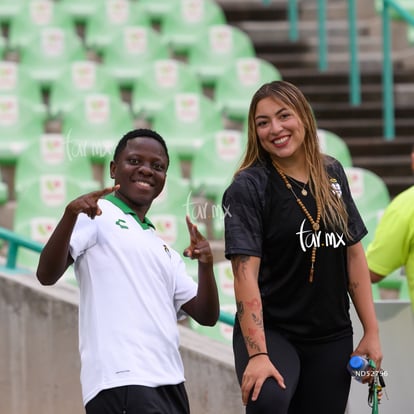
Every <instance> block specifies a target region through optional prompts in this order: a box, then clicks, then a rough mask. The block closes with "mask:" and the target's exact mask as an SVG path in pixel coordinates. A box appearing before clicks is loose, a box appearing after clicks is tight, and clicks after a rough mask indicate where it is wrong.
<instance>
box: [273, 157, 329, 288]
mask: <svg viewBox="0 0 414 414" xmlns="http://www.w3.org/2000/svg"><path fill="white" fill-rule="evenodd" d="M273 166H274V167H275V168H276V171H277V172H278V173H279V175H280V176H281V177H282V180H283V181H284V183H285V185H286V188H287V189H288V190H290V191H291V192H292V194H293V196H294V197H295V200H296V202H297V203H298V204H299V207H300V208H301V209H302V211H303V213H304V214H305V217H306V218H307V219H308V220H309V223H310V224H311V226H312V229H313V231H314V232H317V231H318V230H319V229H320V224H319V223H320V221H321V208H320V205H319V203H318V202H317V203H316V220H314V219H313V217H312V216H311V214H310V213H309V211H308V209H307V208H306V206H305V204H303V202H302V200H301V199H300V198H299V197H298V196H297V195H296V193H295V191H294V189H293V187H292V184H291V183H290V182H289V180H288V178H287V177H286V174H285V173H284V172H283V171H282V170H281V169H280V168H279V167H278V166H277V165H276V164H275V163H273ZM305 191H306V190H305ZM302 194H303V193H302ZM306 194H307V192H306ZM315 262H316V243H315V244H314V245H313V247H312V253H311V268H310V271H309V282H310V283H312V282H313V276H314V273H315Z"/></svg>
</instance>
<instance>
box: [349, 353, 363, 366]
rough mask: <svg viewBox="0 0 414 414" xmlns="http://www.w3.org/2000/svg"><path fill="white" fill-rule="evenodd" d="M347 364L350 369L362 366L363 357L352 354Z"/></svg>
mask: <svg viewBox="0 0 414 414" xmlns="http://www.w3.org/2000/svg"><path fill="white" fill-rule="evenodd" d="M349 366H350V367H351V368H352V369H361V368H362V367H363V366H364V358H362V357H360V356H358V355H354V356H353V357H351V359H350V360H349Z"/></svg>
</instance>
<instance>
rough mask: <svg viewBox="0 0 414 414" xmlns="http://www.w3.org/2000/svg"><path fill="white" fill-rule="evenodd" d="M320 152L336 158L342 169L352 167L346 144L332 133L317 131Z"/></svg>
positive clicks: (322, 130)
mask: <svg viewBox="0 0 414 414" xmlns="http://www.w3.org/2000/svg"><path fill="white" fill-rule="evenodd" d="M318 138H319V145H320V147H321V151H322V152H323V153H325V154H328V155H330V156H332V157H334V158H336V159H337V160H338V161H339V162H340V163H341V164H342V166H343V167H352V157H351V152H350V150H349V147H348V145H347V143H346V142H345V141H344V140H343V139H342V138H341V137H339V136H338V135H336V134H334V133H333V132H332V131H327V130H326V129H318Z"/></svg>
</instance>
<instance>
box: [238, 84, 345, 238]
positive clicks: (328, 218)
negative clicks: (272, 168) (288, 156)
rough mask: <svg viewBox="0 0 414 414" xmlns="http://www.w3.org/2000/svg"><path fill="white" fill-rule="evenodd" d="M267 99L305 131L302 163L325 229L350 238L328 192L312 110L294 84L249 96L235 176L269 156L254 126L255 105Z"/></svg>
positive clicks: (340, 208)
mask: <svg viewBox="0 0 414 414" xmlns="http://www.w3.org/2000/svg"><path fill="white" fill-rule="evenodd" d="M269 97H270V98H273V99H275V100H278V101H280V102H282V103H283V104H284V105H286V106H287V107H289V108H290V109H292V110H293V111H294V113H295V114H296V116H297V117H298V118H299V120H300V121H301V122H302V124H303V127H304V130H305V139H304V141H303V145H304V150H305V159H306V163H307V165H308V167H309V187H310V191H311V193H312V195H313V197H314V198H315V200H316V203H317V204H319V205H320V208H321V219H322V221H323V222H324V223H325V225H326V226H328V227H330V228H332V229H335V230H341V231H342V232H343V233H344V234H345V235H346V236H347V237H350V234H349V230H348V214H347V211H346V208H345V205H344V203H343V201H342V198H340V197H338V196H337V194H336V192H335V191H333V190H332V186H331V182H330V177H329V176H328V174H327V172H326V163H327V159H326V157H325V156H324V155H323V154H322V153H321V151H320V147H319V140H318V136H317V126H316V120H315V117H314V114H313V111H312V108H311V106H310V104H309V102H308V101H307V99H306V98H305V96H304V95H303V93H302V92H301V91H300V90H299V89H298V88H297V87H296V86H295V85H293V84H291V83H289V82H286V81H274V82H270V83H266V84H264V85H263V86H261V87H260V88H259V89H258V90H257V92H256V93H255V94H254V95H253V98H252V100H251V103H250V108H249V115H248V131H247V147H246V152H245V155H244V158H243V160H242V162H241V164H240V167H239V168H238V170H237V171H236V174H235V175H237V174H238V173H239V172H240V171H243V170H245V169H246V168H248V167H250V166H252V165H253V164H255V163H256V162H260V163H263V164H265V163H266V160H268V159H269V154H268V153H267V152H266V151H265V150H264V149H263V147H262V146H261V145H260V142H259V139H258V137H257V133H256V124H255V114H256V108H257V104H258V103H259V101H261V100H262V99H264V98H269Z"/></svg>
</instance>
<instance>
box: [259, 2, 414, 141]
mask: <svg viewBox="0 0 414 414" xmlns="http://www.w3.org/2000/svg"><path fill="white" fill-rule="evenodd" d="M371 1H374V0H371ZM287 2H288V19H289V39H290V40H291V41H293V42H295V41H297V40H298V39H299V31H298V20H299V19H298V2H297V0H287ZM262 3H263V5H269V4H270V3H271V0H262ZM382 6H383V7H382V43H383V44H382V53H383V63H382V87H383V98H382V101H383V102H382V107H383V124H384V127H383V135H384V139H385V140H387V141H391V140H393V139H395V114H394V92H393V89H394V78H393V77H394V74H393V61H392V53H391V49H392V47H391V45H392V33H391V28H390V27H391V21H392V17H391V15H390V11H391V9H392V10H393V12H394V13H395V14H396V15H398V16H399V17H400V18H401V19H403V20H405V22H406V23H407V24H409V25H412V26H414V17H413V16H412V15H411V14H410V13H409V12H408V11H407V10H405V9H404V7H402V6H401V5H399V4H398V1H395V0H382ZM317 20H318V41H319V48H318V54H319V56H318V67H319V70H320V71H326V70H327V69H328V44H327V29H326V21H327V19H326V0H318V17H317ZM348 26H349V54H350V63H349V86H350V87H349V100H350V103H351V105H354V106H357V105H360V104H361V75H360V68H359V58H358V32H357V15H356V2H355V0H348Z"/></svg>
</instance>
